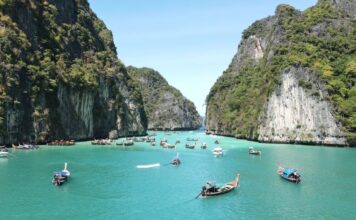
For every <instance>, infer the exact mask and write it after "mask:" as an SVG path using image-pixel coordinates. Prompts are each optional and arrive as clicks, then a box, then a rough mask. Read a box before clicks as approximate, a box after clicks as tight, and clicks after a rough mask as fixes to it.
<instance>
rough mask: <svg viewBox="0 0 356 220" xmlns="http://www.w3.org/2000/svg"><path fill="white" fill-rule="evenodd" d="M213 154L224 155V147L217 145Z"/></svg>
mask: <svg viewBox="0 0 356 220" xmlns="http://www.w3.org/2000/svg"><path fill="white" fill-rule="evenodd" d="M213 154H214V156H216V157H219V156H222V155H223V149H222V148H221V147H216V148H214V150H213Z"/></svg>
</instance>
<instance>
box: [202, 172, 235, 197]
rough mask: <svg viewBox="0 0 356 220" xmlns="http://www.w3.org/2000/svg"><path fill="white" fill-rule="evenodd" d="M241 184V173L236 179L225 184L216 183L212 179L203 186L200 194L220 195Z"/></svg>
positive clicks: (204, 195) (203, 195) (205, 195)
mask: <svg viewBox="0 0 356 220" xmlns="http://www.w3.org/2000/svg"><path fill="white" fill-rule="evenodd" d="M239 185H240V174H239V173H238V174H237V175H236V177H235V179H234V180H233V181H231V182H228V183H225V184H215V183H213V182H212V181H208V182H207V183H206V184H205V185H204V186H203V187H202V190H201V192H200V194H199V195H198V196H197V197H196V198H198V197H199V196H202V197H208V196H218V195H222V194H225V193H228V192H231V191H232V190H234V189H235V188H236V187H238V186H239Z"/></svg>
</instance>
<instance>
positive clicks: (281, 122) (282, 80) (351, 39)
mask: <svg viewBox="0 0 356 220" xmlns="http://www.w3.org/2000/svg"><path fill="white" fill-rule="evenodd" d="M355 10H356V2H355V1H351V0H320V1H319V2H318V3H317V4H316V5H315V6H313V7H311V8H309V9H307V10H305V11H303V12H301V11H298V10H296V9H294V8H293V7H291V6H288V5H280V6H278V7H277V10H276V13H275V15H273V16H270V17H267V18H265V19H262V20H259V21H256V22H255V23H254V24H252V25H251V26H250V27H249V28H248V29H246V30H245V31H244V33H243V37H242V41H241V43H240V45H239V48H238V52H237V54H236V55H235V56H234V58H233V60H232V62H231V64H230V66H229V68H228V69H227V70H226V71H225V72H224V74H223V75H222V76H221V77H220V78H219V79H218V80H217V82H216V83H215V84H214V86H213V88H212V89H211V91H210V93H209V95H208V97H207V108H206V121H205V126H206V129H207V130H210V131H214V132H216V133H218V134H222V135H229V136H235V137H238V138H247V139H254V140H259V141H263V142H283V143H309V144H325V145H350V146H355V140H356V87H355V82H356V61H355V60H356V57H355V51H356V38H355V36H356V35H355V33H356V27H355V26H356V23H355V13H354V12H355Z"/></svg>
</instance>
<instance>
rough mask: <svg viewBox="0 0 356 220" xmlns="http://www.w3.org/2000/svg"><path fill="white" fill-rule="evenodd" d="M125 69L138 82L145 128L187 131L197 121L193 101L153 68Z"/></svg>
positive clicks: (197, 116)
mask: <svg viewBox="0 0 356 220" xmlns="http://www.w3.org/2000/svg"><path fill="white" fill-rule="evenodd" d="M127 69H128V72H129V74H130V76H131V77H132V78H133V79H136V80H137V82H138V83H139V87H140V90H141V92H142V96H143V102H144V106H145V111H146V114H147V117H148V129H152V130H191V129H197V128H198V127H199V126H200V124H201V122H200V116H199V114H198V112H197V110H196V108H195V106H194V104H193V103H192V102H191V101H189V100H188V99H186V98H185V97H184V96H183V95H182V94H181V93H180V92H179V91H178V90H177V89H175V88H174V87H172V86H170V85H169V84H168V82H167V81H166V80H165V79H164V78H163V77H162V76H161V75H160V74H159V73H158V72H157V71H155V70H153V69H149V68H135V67H128V68H127Z"/></svg>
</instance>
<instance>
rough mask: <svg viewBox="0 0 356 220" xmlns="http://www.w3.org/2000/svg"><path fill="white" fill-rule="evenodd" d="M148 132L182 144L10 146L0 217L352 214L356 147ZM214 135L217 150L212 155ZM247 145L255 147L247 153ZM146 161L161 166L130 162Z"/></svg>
mask: <svg viewBox="0 0 356 220" xmlns="http://www.w3.org/2000/svg"><path fill="white" fill-rule="evenodd" d="M156 134H157V136H156V140H157V141H159V140H160V138H166V139H168V142H169V143H174V142H175V141H176V140H180V141H181V143H180V144H178V145H177V147H176V149H163V148H161V147H160V146H159V145H157V146H155V147H152V146H150V145H149V144H148V143H145V142H142V143H135V145H134V146H130V147H119V146H115V145H114V144H113V145H112V146H98V145H91V144H90V142H82V143H77V144H76V145H75V146H68V147H56V146H41V148H40V149H38V150H30V151H20V150H12V152H11V155H10V156H9V158H7V159H6V158H0V219H6V220H8V219H36V220H37V219H356V208H355V207H356V149H351V148H334V147H319V146H303V145H285V144H261V143H256V142H250V141H245V140H237V139H234V138H227V137H216V136H211V135H206V134H204V133H202V132H199V131H194V132H174V133H165V132H157V133H156ZM186 138H199V141H197V147H196V148H195V149H194V150H190V149H186V148H185V147H184V145H185V143H186V142H187V141H186ZM216 139H218V140H220V141H221V144H220V145H219V146H221V147H222V148H223V149H224V156H223V157H220V158H216V157H214V156H213V154H212V149H213V148H214V147H216V146H218V145H216V144H214V141H215V140H216ZM202 142H206V143H207V145H208V148H207V149H205V150H203V149H200V145H201V143H202ZM251 146H253V147H255V148H256V149H259V150H261V151H262V155H261V156H253V155H249V154H248V148H249V147H251ZM177 152H179V156H180V158H181V160H182V164H181V165H180V166H179V167H174V166H171V165H169V162H170V160H172V158H173V157H174V156H175V155H176V153H177ZM64 162H68V169H69V170H70V172H71V173H72V177H71V178H70V180H69V181H68V182H67V183H65V184H64V185H63V186H60V187H56V186H54V185H52V183H51V179H52V174H53V172H54V171H57V170H61V169H63V164H64ZM154 163H160V164H161V166H160V167H159V168H151V169H138V168H136V165H142V164H154ZM278 163H281V164H282V165H284V166H286V167H292V168H296V169H297V170H298V171H299V172H300V173H301V175H302V182H301V183H300V184H294V183H290V182H287V181H285V180H283V179H282V178H280V177H279V176H278V175H277V173H276V170H277V166H278ZM237 173H240V174H241V179H240V187H239V188H237V189H235V190H234V191H232V192H230V193H228V194H225V195H222V196H217V197H211V198H205V199H202V198H198V199H195V197H196V195H197V194H198V193H199V192H200V189H201V187H202V185H204V183H205V182H206V181H207V180H214V181H216V182H218V183H224V182H228V181H231V180H232V179H233V178H234V177H235V176H236V174H237Z"/></svg>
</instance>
